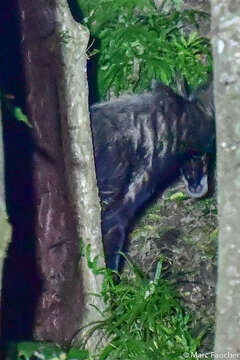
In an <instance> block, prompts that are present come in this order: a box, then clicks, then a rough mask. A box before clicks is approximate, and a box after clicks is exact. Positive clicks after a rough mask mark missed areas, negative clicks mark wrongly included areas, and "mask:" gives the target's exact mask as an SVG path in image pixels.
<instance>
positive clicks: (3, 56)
mask: <svg viewBox="0 0 240 360" xmlns="http://www.w3.org/2000/svg"><path fill="white" fill-rule="evenodd" d="M0 14H1V15H0V17H1V18H0V88H1V90H3V91H4V92H5V93H8V94H13V95H14V96H15V100H14V104H15V105H17V106H20V107H23V105H24V83H23V73H22V66H21V56H20V48H19V45H20V34H19V24H18V11H17V3H16V1H15V0H9V1H8V2H4V1H3V2H1V5H0ZM3 137H4V148H5V149H4V151H5V186H6V202H7V211H8V216H9V220H10V223H11V225H12V227H13V238H12V241H11V244H10V247H9V250H8V256H7V258H6V261H5V266H4V273H3V290H2V304H1V308H2V309H1V331H2V334H1V339H2V341H3V342H5V341H9V340H14V339H30V338H31V336H32V330H33V323H34V312H35V306H36V302H37V300H38V296H39V294H40V292H41V288H42V286H41V281H40V279H39V275H38V271H37V266H36V253H35V234H34V218H35V213H34V192H33V181H32V174H33V164H32V150H33V140H32V136H31V130H30V128H28V127H27V126H26V125H25V124H23V123H20V122H19V121H17V120H16V119H13V118H12V117H11V116H10V115H9V113H8V112H7V110H6V107H4V106H3Z"/></svg>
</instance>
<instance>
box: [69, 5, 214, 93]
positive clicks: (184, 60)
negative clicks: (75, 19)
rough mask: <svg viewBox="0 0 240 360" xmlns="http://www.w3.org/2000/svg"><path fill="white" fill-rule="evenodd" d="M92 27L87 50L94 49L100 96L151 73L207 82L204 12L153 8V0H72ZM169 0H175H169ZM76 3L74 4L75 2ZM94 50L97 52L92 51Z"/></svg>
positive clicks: (141, 86)
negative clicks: (201, 32) (200, 22)
mask: <svg viewBox="0 0 240 360" xmlns="http://www.w3.org/2000/svg"><path fill="white" fill-rule="evenodd" d="M71 3H72V4H73V3H77V4H78V6H79V8H80V9H81V18H82V22H83V23H84V24H85V25H86V26H87V27H88V28H89V29H90V33H91V35H92V43H91V45H90V48H89V55H90V57H91V55H95V56H94V58H91V60H90V61H95V66H96V67H97V73H96V79H95V81H96V82H97V88H98V91H99V94H100V98H105V97H106V96H107V94H109V93H110V94H114V95H119V94H121V93H123V92H126V91H128V92H142V91H144V90H146V89H148V88H149V87H150V84H151V81H152V79H157V80H160V81H162V82H164V83H165V84H167V85H171V86H173V87H176V84H175V79H176V78H177V77H178V76H180V77H183V78H185V80H186V82H187V83H188V85H189V86H190V88H196V87H198V86H199V85H200V84H201V83H204V82H206V80H207V78H208V76H209V73H210V72H211V69H212V57H211V50H210V43H209V40H208V39H206V38H204V37H201V36H200V35H198V32H197V30H198V20H199V18H202V17H207V16H208V15H207V14H206V13H204V12H199V11H194V10H185V11H182V12H181V11H179V10H177V9H176V7H175V8H174V6H172V7H171V8H170V9H171V11H163V10H164V3H166V1H165V2H163V3H162V6H161V7H160V8H159V9H158V10H156V8H155V6H154V2H153V1H151V0H147V1H146V0H117V1H112V0H101V1H97V2H96V1H93V0H90V1H88V2H86V1H83V0H71V1H70V4H71ZM170 3H172V4H173V3H174V2H173V1H171V2H170ZM75 5H76V4H75ZM96 54H97V55H96Z"/></svg>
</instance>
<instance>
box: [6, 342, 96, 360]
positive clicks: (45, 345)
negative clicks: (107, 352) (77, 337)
mask: <svg viewBox="0 0 240 360" xmlns="http://www.w3.org/2000/svg"><path fill="white" fill-rule="evenodd" d="M7 358H8V359H9V360H38V359H41V360H85V359H89V354H88V351H87V350H79V349H76V348H71V349H70V350H69V351H68V352H67V353H66V352H65V351H63V350H62V349H61V348H60V347H59V346H58V345H55V344H52V343H49V342H38V341H35V342H33V341H32V342H31V341H23V342H18V343H13V342H12V343H10V344H9V345H8V348H7Z"/></svg>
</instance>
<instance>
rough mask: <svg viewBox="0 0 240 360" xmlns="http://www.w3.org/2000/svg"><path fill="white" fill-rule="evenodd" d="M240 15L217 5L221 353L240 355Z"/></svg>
mask: <svg viewBox="0 0 240 360" xmlns="http://www.w3.org/2000/svg"><path fill="white" fill-rule="evenodd" d="M239 22H240V13H239V3H238V1H231V0H221V1H220V0H212V34H213V39H212V43H213V55H214V63H215V64H214V75H215V77H214V82H215V105H216V123H217V140H218V144H217V173H218V207H219V264H218V286H217V328H216V340H215V352H216V353H219V354H222V353H224V354H225V353H228V352H230V353H233V354H236V353H240V342H239V337H240V248H239V234H240V223H239V213H240V195H239V189H240V172H239V163H240V150H239V143H240V125H239V113H240V98H239V94H240V71H239V70H240V65H239V64H240V27H239Z"/></svg>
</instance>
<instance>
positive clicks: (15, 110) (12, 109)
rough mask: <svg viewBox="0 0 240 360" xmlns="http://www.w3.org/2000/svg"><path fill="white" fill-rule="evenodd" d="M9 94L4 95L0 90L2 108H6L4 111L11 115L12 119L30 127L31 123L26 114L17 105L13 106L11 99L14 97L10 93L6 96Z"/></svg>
mask: <svg viewBox="0 0 240 360" xmlns="http://www.w3.org/2000/svg"><path fill="white" fill-rule="evenodd" d="M8 96H9V95H5V94H4V93H3V92H2V91H1V90H0V98H1V102H2V104H3V108H4V109H6V112H7V113H8V114H9V115H10V116H12V117H13V118H14V119H16V120H18V121H21V122H23V123H24V124H25V125H27V126H29V127H31V128H32V125H31V124H30V123H29V121H28V118H27V116H26V115H25V114H24V113H23V111H22V109H21V108H20V107H19V106H15V105H14V104H13V103H12V101H11V100H12V99H14V96H13V95H11V96H10V98H8Z"/></svg>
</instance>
